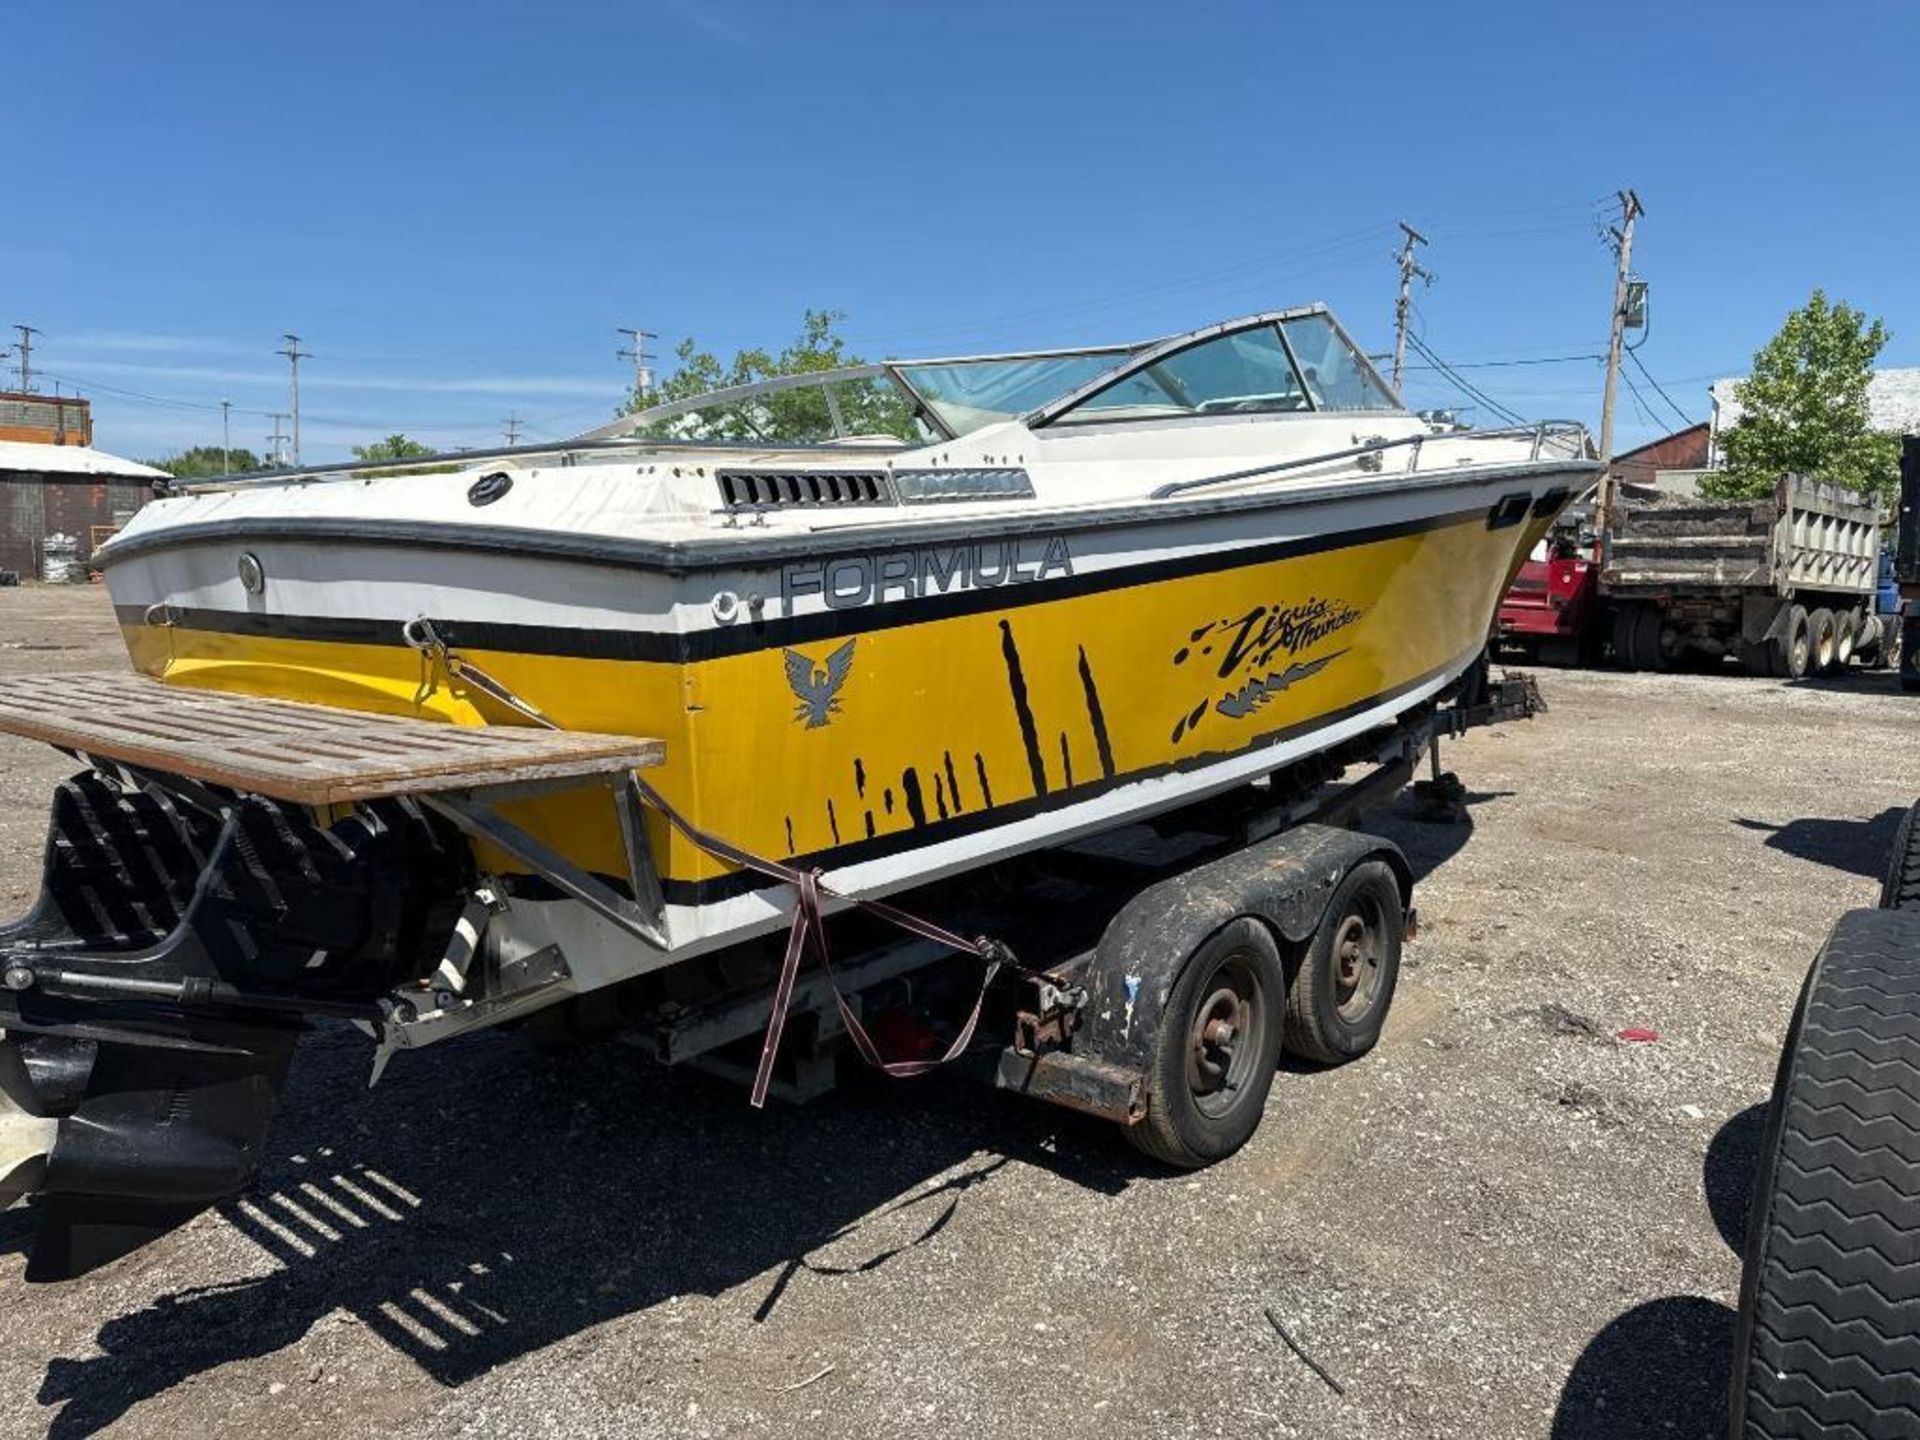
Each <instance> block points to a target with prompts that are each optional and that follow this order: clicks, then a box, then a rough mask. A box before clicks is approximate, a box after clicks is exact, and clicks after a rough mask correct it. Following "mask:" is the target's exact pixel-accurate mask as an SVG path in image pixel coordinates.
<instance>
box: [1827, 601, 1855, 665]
mask: <svg viewBox="0 0 1920 1440" xmlns="http://www.w3.org/2000/svg"><path fill="white" fill-rule="evenodd" d="M1861 619H1862V616H1861V614H1860V612H1859V611H1858V610H1843V611H1841V612H1840V613H1839V614H1838V615H1836V616H1834V618H1833V668H1834V671H1835V672H1836V673H1844V672H1845V670H1846V668H1847V666H1848V665H1850V664H1851V663H1852V662H1853V651H1854V642H1855V641H1857V640H1858V639H1859V638H1860V621H1861Z"/></svg>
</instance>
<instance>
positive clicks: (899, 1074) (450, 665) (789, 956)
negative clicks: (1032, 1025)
mask: <svg viewBox="0 0 1920 1440" xmlns="http://www.w3.org/2000/svg"><path fill="white" fill-rule="evenodd" d="M402 633H403V634H404V635H405V637H406V641H407V643H408V644H409V645H411V646H413V647H414V648H415V649H417V650H419V651H420V652H421V653H422V654H424V655H427V656H429V657H430V658H432V659H434V660H437V661H438V662H439V663H440V665H441V666H442V668H444V669H445V670H446V672H447V675H448V677H449V678H451V679H457V680H461V681H464V682H466V683H467V684H469V685H472V686H473V687H474V688H475V689H477V690H480V691H482V692H483V693H485V694H486V695H488V696H489V697H491V698H492V699H494V700H496V701H498V702H499V703H500V704H502V705H504V706H506V707H507V708H508V709H509V710H512V711H514V712H515V713H516V714H519V715H523V716H525V717H526V718H527V719H529V720H531V721H533V723H534V724H536V725H543V726H545V727H546V728H547V729H549V730H558V729H560V728H562V727H561V726H559V725H558V724H556V723H555V722H554V721H553V720H551V719H549V718H548V716H547V715H546V714H545V712H543V711H542V710H540V709H539V708H538V707H537V706H534V705H532V704H530V703H529V702H528V701H526V700H523V699H521V698H520V697H519V696H518V695H516V694H514V693H513V691H511V690H509V689H508V688H507V687H506V686H505V685H503V684H501V683H500V682H499V681H498V680H496V679H494V678H493V676H491V675H489V674H487V672H486V671H484V670H482V669H481V668H480V667H479V666H477V665H475V664H474V663H473V662H472V661H470V660H467V659H465V658H464V657H462V656H460V655H457V654H455V653H454V652H453V651H452V650H450V649H449V648H448V646H447V644H446V642H445V641H444V640H442V639H441V638H440V636H439V634H438V633H437V632H436V631H435V630H434V627H433V625H432V623H431V622H430V621H429V620H427V619H426V618H425V617H424V616H423V617H421V618H419V619H416V620H412V621H409V622H408V623H407V625H406V626H405V628H404V630H403V632H402ZM631 778H632V782H633V785H634V788H635V789H636V790H637V791H638V793H639V795H640V798H641V799H642V800H644V801H646V803H647V804H649V805H651V806H653V808H654V809H656V810H658V811H659V812H660V813H661V815H662V816H664V817H665V819H666V821H667V823H668V824H669V825H671V826H672V827H673V828H674V829H675V830H677V831H679V832H680V834H681V835H682V836H684V837H685V838H686V839H687V840H688V841H689V842H691V843H692V844H693V845H695V846H696V847H698V848H699V849H701V850H703V851H705V852H706V853H707V854H709V855H711V856H713V857H714V858H715V859H716V860H720V861H723V862H725V863H727V864H730V865H737V866H739V867H741V868H742V869H746V870H753V871H757V872H758V873H759V874H762V875H765V876H767V877H768V878H770V879H774V880H778V881H780V882H781V883H782V884H785V885H790V886H792V887H793V892H794V909H793V924H792V926H791V928H790V929H789V930H788V931H787V949H786V955H785V957H784V958H783V959H782V961H781V964H780V978H779V981H778V982H777V983H776V985H775V987H774V997H773V1013H772V1014H771V1015H770V1016H769V1017H768V1019H767V1034H766V1039H765V1040H764V1041H763V1042H762V1044H761V1047H760V1062H759V1065H758V1066H757V1067H756V1068H755V1070H754V1076H753V1090H752V1094H751V1099H752V1103H753V1105H754V1107H755V1108H756V1109H757V1108H760V1107H762V1106H764V1105H765V1104H766V1102H767V1088H768V1086H769V1085H770V1084H771V1083H772V1081H773V1062H774V1058H775V1057H776V1056H777V1055H778V1053H779V1050H780V1037H781V1035H782V1034H783V1033H784V1032H785V1030H786V1024H787V1011H788V1009H789V1007H790V1006H791V1005H792V1003H793V986H794V981H795V980H796V979H797V978H798V976H799V974H800V964H801V961H802V960H804V959H806V958H807V956H808V955H809V954H811V955H812V956H813V958H814V959H816V960H818V961H819V963H820V968H821V971H822V972H823V973H824V974H825V975H826V977H827V985H828V988H829V989H831V990H832V992H833V1003H834V1005H835V1006H836V1007H837V1008H838V1009H839V1011H840V1020H841V1023H842V1024H843V1025H845V1026H846V1030H847V1036H848V1038H849V1039H851V1040H852V1042H853V1047H854V1049H855V1050H856V1051H858V1052H859V1055H860V1058H861V1059H862V1060H865V1061H866V1062H867V1064H869V1065H871V1066H873V1068H874V1069H876V1070H879V1071H880V1072H881V1073H882V1074H885V1075H891V1076H894V1077H896V1078H905V1077H908V1076H913V1075H924V1074H926V1073H927V1072H928V1071H930V1070H936V1069H938V1068H939V1067H940V1066H942V1065H945V1064H947V1063H948V1062H949V1061H952V1060H955V1059H957V1058H958V1057H959V1056H960V1055H961V1054H962V1053H963V1052H964V1051H965V1050H966V1048H967V1047H968V1046H969V1045H970V1044H972V1043H973V1034H974V1031H975V1030H976V1029H977V1028H978V1027H979V1024H980V1015H981V1012H982V1011H983V1010H984V1009H985V1007H986V1003H987V994H988V992H989V991H990V990H991V989H992V987H993V982H994V981H995V979H997V978H998V977H999V974H1000V971H1001V970H1002V969H1003V968H1008V969H1014V970H1018V971H1020V972H1021V973H1022V974H1025V975H1028V976H1030V977H1032V978H1034V979H1037V980H1043V981H1046V982H1048V983H1049V984H1052V985H1055V986H1057V987H1060V988H1062V989H1064V988H1066V986H1067V982H1065V981H1062V980H1060V979H1058V978H1057V977H1055V976H1052V975H1049V974H1047V973H1045V972H1044V971H1038V970H1033V969H1030V968H1029V967H1027V966H1025V965H1022V964H1021V963H1020V962H1019V960H1018V959H1016V958H1015V956H1014V953H1013V951H1012V949H1011V948H1010V947H1008V946H1007V945H1006V943H1005V942H1003V941H1000V940H995V939H992V938H990V937H988V936H985V935H981V936H976V937H974V938H973V939H968V938H967V937H966V936H964V935H960V934H957V933H956V932H954V931H952V930H948V929H946V928H945V927H943V926H940V925H936V924H934V923H933V922H932V921H931V920H926V919H923V918H921V917H920V916H918V915H914V914H912V913H910V912H909V911H906V910H902V909H901V908H900V907H899V906H897V905H889V904H888V903H887V902H885V901H884V900H873V899H868V898H865V897H862V896H859V895H849V894H847V893H845V892H844V891H840V890H835V889H833V888H832V887H830V886H828V885H827V884H825V883H824V882H823V881H822V879H821V875H822V873H823V872H821V871H820V870H819V869H817V868H815V869H808V870H802V869H800V868H798V867H797V866H793V865H783V864H781V863H780V862H779V861H777V860H769V859H767V858H766V857H765V856H761V855H756V854H754V853H753V852H752V851H750V850H744V849H742V848H741V847H740V846H738V845H735V844H733V843H732V842H731V841H729V840H724V839H722V838H721V837H719V836H717V835H713V834H709V833H708V832H706V831H704V830H702V829H700V828H699V827H698V826H696V825H695V824H694V823H693V822H692V821H690V820H688V819H687V818H686V816H684V815H682V814H681V813H680V812H679V811H678V810H676V809H675V808H674V807H673V806H672V805H671V804H670V803H669V802H668V801H667V798H666V797H665V796H664V795H662V794H661V793H660V792H659V791H658V790H656V789H655V788H654V787H653V786H652V785H650V784H649V783H648V782H647V781H645V780H643V779H641V778H640V777H639V776H638V775H637V774H636V775H633V776H632V777H631ZM826 898H831V899H834V900H840V901H844V902H845V903H847V904H849V905H851V906H853V907H855V908H856V909H859V910H862V911H864V912H865V913H867V914H869V915H872V916H874V917H875V918H876V919H880V920H884V921H886V922H887V923H888V924H890V925H893V926H895V927H896V928H898V929H901V930H905V931H906V932H908V933H909V934H912V935H918V936H920V937H921V938H922V939H924V940H930V941H932V942H933V943H934V944H936V945H942V946H945V947H946V948H947V949H949V950H953V951H955V952H957V953H959V954H963V955H973V956H975V957H977V958H979V959H981V960H984V961H985V962H986V973H985V974H984V975H983V976H982V977H981V979H980V989H979V992H978V993H977V994H976V995H975V996H974V1000H973V1008H972V1009H971V1010H970V1011H969V1012H968V1013H967V1018H966V1021H965V1023H964V1024H962V1025H961V1027H960V1031H959V1033H958V1034H957V1035H955V1036H954V1037H953V1041H952V1043H950V1044H949V1045H948V1046H947V1048H946V1051H945V1052H944V1053H943V1054H941V1055H940V1056H938V1057H937V1058H934V1059H921V1060H888V1059H885V1058H884V1057H883V1056H882V1055H881V1054H880V1049H879V1046H877V1045H876V1044H874V1041H873V1037H872V1036H871V1035H869V1034H868V1033H867V1029H866V1027H865V1026H864V1025H862V1024H861V1023H860V1017H859V1016H858V1015H857V1014H856V1013H855V1012H854V1009H853V1006H852V1005H851V1004H849V1003H848V1000H847V997H846V995H845V993H844V992H842V990H841V989H840V984H839V981H838V979H836V977H835V976H834V973H833V959H832V957H831V955H830V954H829V951H828V946H827V917H826V909H825V904H824V899H826Z"/></svg>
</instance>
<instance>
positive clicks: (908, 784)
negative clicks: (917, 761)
mask: <svg viewBox="0 0 1920 1440" xmlns="http://www.w3.org/2000/svg"><path fill="white" fill-rule="evenodd" d="M900 793H901V794H902V795H904V796H905V797H906V800H907V814H908V816H909V817H910V818H911V819H912V820H913V823H914V824H916V825H924V824H926V823H927V802H926V800H925V799H924V798H922V796H921V794H920V772H919V771H918V770H915V769H914V768H913V767H912V766H911V765H909V766H908V767H907V768H906V769H905V770H903V771H901V772H900Z"/></svg>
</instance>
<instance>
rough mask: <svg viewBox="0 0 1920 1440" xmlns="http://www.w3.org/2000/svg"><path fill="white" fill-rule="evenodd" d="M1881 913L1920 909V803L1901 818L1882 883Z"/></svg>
mask: <svg viewBox="0 0 1920 1440" xmlns="http://www.w3.org/2000/svg"><path fill="white" fill-rule="evenodd" d="M1880 908H1881V909H1882V910H1920V802H1916V803H1915V804H1914V805H1913V807H1912V808H1911V809H1909V810H1908V811H1907V813H1906V814H1905V815H1904V816H1902V817H1901V820H1900V828H1899V829H1898V830H1896V831H1895V832H1894V835H1893V854H1892V856H1891V857H1890V858H1889V859H1888V861H1887V874H1886V878H1885V879H1884V880H1882V881H1881V882H1880Z"/></svg>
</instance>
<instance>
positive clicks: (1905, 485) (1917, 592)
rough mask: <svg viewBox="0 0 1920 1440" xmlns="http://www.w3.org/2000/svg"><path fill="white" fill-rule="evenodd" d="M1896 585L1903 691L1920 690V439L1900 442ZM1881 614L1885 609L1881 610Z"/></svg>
mask: <svg viewBox="0 0 1920 1440" xmlns="http://www.w3.org/2000/svg"><path fill="white" fill-rule="evenodd" d="M1892 578H1893V584H1894V593H1895V595H1896V596H1897V597H1898V598H1897V613H1896V614H1895V615H1894V616H1892V617H1890V619H1891V623H1893V624H1895V625H1898V626H1899V627H1900V630H1901V642H1900V654H1901V657H1902V658H1901V662H1900V688H1901V689H1902V690H1909V691H1912V690H1920V435H1908V436H1906V437H1904V438H1903V439H1902V440H1901V442H1900V509H1899V512H1898V514H1897V515H1896V516H1895V518H1894V546H1893V577H1892ZM1881 609H1882V610H1885V609H1886V606H1884V605H1882V606H1881Z"/></svg>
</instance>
